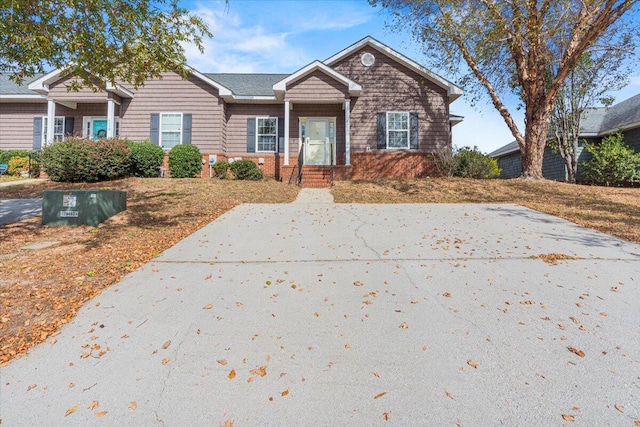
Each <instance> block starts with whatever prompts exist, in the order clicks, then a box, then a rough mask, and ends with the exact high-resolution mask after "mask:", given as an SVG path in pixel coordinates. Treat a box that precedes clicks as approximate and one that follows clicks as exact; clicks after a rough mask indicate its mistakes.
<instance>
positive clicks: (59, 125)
mask: <svg viewBox="0 0 640 427" xmlns="http://www.w3.org/2000/svg"><path fill="white" fill-rule="evenodd" d="M48 123H49V120H48V118H47V117H46V116H45V117H43V118H42V145H43V146H44V145H46V144H47V142H48V141H46V139H47V126H48ZM63 139H64V117H56V118H54V119H53V141H62V140H63Z"/></svg>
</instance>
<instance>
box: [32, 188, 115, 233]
mask: <svg viewBox="0 0 640 427" xmlns="http://www.w3.org/2000/svg"><path fill="white" fill-rule="evenodd" d="M126 209H127V193H126V191H120V190H66V191H64V190H45V191H44V192H43V195H42V225H83V224H86V225H90V226H92V227H95V226H96V225H98V224H100V223H101V222H102V221H104V220H105V219H107V218H109V217H112V216H113V215H115V214H117V213H118V212H122V211H124V210H126Z"/></svg>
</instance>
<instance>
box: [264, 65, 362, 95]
mask: <svg viewBox="0 0 640 427" xmlns="http://www.w3.org/2000/svg"><path fill="white" fill-rule="evenodd" d="M316 70H320V71H322V72H323V73H325V74H327V75H329V76H330V77H332V78H333V79H335V80H337V81H339V82H341V83H342V84H344V85H345V86H347V88H348V89H349V95H351V96H358V95H360V92H361V91H362V86H360V85H359V84H358V83H356V82H354V81H353V80H351V79H349V78H347V77H345V76H343V75H342V74H340V73H339V72H337V71H336V70H334V69H333V68H330V67H329V66H327V65H326V64H324V63H323V62H320V61H318V60H315V61H313V62H312V63H310V64H308V65H306V66H305V67H303V68H301V69H299V70H298V71H296V72H295V73H293V74H291V75H289V76H288V77H286V78H284V79H282V80H280V81H279V82H277V83H276V84H274V85H273V91H274V92H276V93H284V92H286V90H287V85H288V84H289V83H291V82H294V81H296V80H299V79H301V78H303V77H305V76H307V75H308V74H311V73H312V72H314V71H316Z"/></svg>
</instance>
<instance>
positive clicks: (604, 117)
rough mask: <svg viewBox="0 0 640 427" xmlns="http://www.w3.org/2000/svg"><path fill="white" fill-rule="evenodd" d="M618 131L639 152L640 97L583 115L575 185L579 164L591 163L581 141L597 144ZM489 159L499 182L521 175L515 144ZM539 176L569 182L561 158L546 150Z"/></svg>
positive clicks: (518, 152)
mask: <svg viewBox="0 0 640 427" xmlns="http://www.w3.org/2000/svg"><path fill="white" fill-rule="evenodd" d="M618 130H620V131H622V134H623V135H624V142H625V144H627V145H629V146H631V147H633V148H634V150H635V151H637V152H640V94H638V95H635V96H632V97H631V98H629V99H627V100H624V101H622V102H619V103H618V104H615V105H613V106H612V107H609V108H605V107H602V108H591V109H589V110H588V111H587V112H586V113H585V114H584V117H583V118H582V120H581V125H580V139H579V142H578V174H577V177H576V179H577V180H578V181H580V180H581V178H582V174H581V171H582V168H581V165H582V163H584V162H586V161H589V160H590V159H591V154H590V153H588V152H587V151H586V150H585V149H584V141H587V142H590V143H599V142H600V141H602V138H604V137H605V136H607V135H609V134H611V133H613V132H616V131H618ZM489 156H490V157H493V158H495V159H496V160H497V161H498V167H499V168H500V169H501V173H500V178H516V177H518V176H520V174H521V173H522V164H521V157H520V148H519V147H518V143H517V142H515V141H514V142H510V143H509V144H507V145H505V146H503V147H500V148H498V149H497V150H495V151H494V152H492V153H489ZM542 176H543V177H545V178H547V179H553V180H556V181H566V180H567V178H568V174H567V167H566V166H565V164H564V161H563V160H562V157H560V154H557V153H554V152H553V150H551V149H550V148H548V147H547V148H545V150H544V157H543V159H542Z"/></svg>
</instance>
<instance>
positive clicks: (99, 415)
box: [96, 411, 107, 418]
mask: <svg viewBox="0 0 640 427" xmlns="http://www.w3.org/2000/svg"><path fill="white" fill-rule="evenodd" d="M105 415H107V411H100V412H96V417H98V418H100V417H104V416H105Z"/></svg>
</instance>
